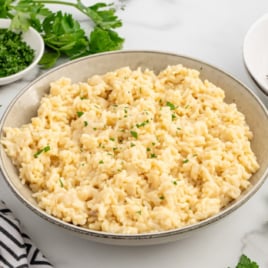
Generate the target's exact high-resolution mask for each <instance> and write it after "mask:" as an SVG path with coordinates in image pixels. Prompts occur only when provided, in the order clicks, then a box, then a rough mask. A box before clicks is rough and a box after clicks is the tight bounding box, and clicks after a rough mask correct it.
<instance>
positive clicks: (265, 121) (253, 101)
mask: <svg viewBox="0 0 268 268" xmlns="http://www.w3.org/2000/svg"><path fill="white" fill-rule="evenodd" d="M174 64H183V65H184V66H185V67H189V68H194V69H197V70H199V71H200V73H201V78H202V79H205V78H206V79H208V80H210V81H211V82H212V83H214V84H216V85H217V86H219V87H221V88H223V89H224V90H225V93H226V102H235V103H236V104H237V106H238V109H239V110H240V111H241V112H243V113H244V114H245V115H246V119H247V122H248V124H249V126H250V128H251V130H252V131H253V132H254V139H253V141H252V148H253V151H254V152H255V154H256V156H257V158H258V161H259V164H260V169H259V170H258V172H257V173H255V174H254V175H253V176H252V177H251V183H252V186H251V187H249V188H248V189H247V190H246V191H244V192H243V193H242V195H241V196H240V197H239V198H238V199H237V200H236V201H234V202H233V203H231V204H229V205H228V206H227V207H225V208H224V209H222V210H221V211H220V213H218V214H217V215H214V216H213V217H210V218H208V219H206V220H204V221H201V222H199V223H196V224H193V225H190V226H186V227H184V228H180V229H175V230H170V231H164V232H157V233H146V234H138V235H123V234H113V233H105V232H98V231H92V230H89V229H85V228H81V227H78V226H75V225H72V224H69V223H66V222H63V221H62V220H59V219H57V218H55V217H53V216H51V215H48V214H47V213H46V212H44V211H43V210H41V209H40V208H39V207H38V206H37V204H36V202H35V200H34V199H33V198H32V196H31V192H30V190H29V189H28V187H27V186H25V185H22V183H21V182H20V179H19V176H18V170H17V169H16V168H15V167H14V165H13V164H12V162H11V161H10V159H9V158H8V157H7V155H6V153H5V151H4V149H3V147H1V146H0V167H1V170H2V174H3V177H4V179H5V180H6V182H7V184H8V185H9V187H10V188H11V189H12V191H13V192H14V195H15V196H16V197H17V198H18V199H19V200H20V201H21V202H22V203H23V204H24V205H25V206H27V207H28V208H30V209H31V210H32V211H34V212H35V213H36V214H37V215H39V216H40V217H42V218H43V219H45V220H46V221H49V222H51V223H52V224H56V225H57V226H60V227H61V228H64V229H66V230H67V231H69V232H71V233H75V234H77V235H80V236H81V237H84V238H87V239H90V240H93V241H97V242H102V243H107V244H114V245H152V244H159V243H166V242H170V241H174V240H177V239H181V238H184V237H186V236H188V235H192V234H193V233H195V232H196V231H202V230H203V229H204V228H205V227H209V226H210V225H211V224H212V223H215V222H217V221H219V220H221V219H222V218H224V217H225V216H227V215H229V214H230V213H232V212H234V211H235V210H236V209H238V208H239V207H240V206H241V205H242V204H244V203H245V202H246V201H247V200H249V199H250V198H251V197H252V196H253V194H254V193H256V191H257V190H258V189H259V188H260V186H261V185H262V184H263V182H264V180H265V178H266V176H267V172H268V170H267V168H268V157H267V155H268V143H267V139H266V137H268V114H267V111H266V109H265V107H264V105H263V104H262V103H261V102H260V100H259V99H258V98H257V97H256V95H255V94H254V92H252V91H251V90H250V89H249V88H247V87H246V86H245V85H243V84H242V83H241V82H239V81H237V80H236V79H235V78H233V77H232V76H231V75H229V74H227V73H225V72H223V71H221V70H220V69H218V68H216V67H214V66H211V65H209V64H207V63H204V62H202V61H199V60H196V59H193V58H189V57H185V56H180V55H175V54H170V53H164V52H156V51H119V52H109V53H103V54H98V55H93V56H89V57H85V58H81V59H78V60H75V61H72V62H68V63H67V64H64V65H61V66H59V67H57V68H55V69H53V70H51V71H49V72H48V73H46V74H45V75H43V76H41V77H39V78H38V79H36V80H35V81H34V82H32V83H31V84H30V85H28V86H27V87H26V88H24V90H22V91H21V92H20V93H19V95H17V96H16V97H15V98H14V99H13V101H12V102H11V103H10V105H9V107H8V108H7V110H6V112H5V114H4V115H3V117H2V120H1V123H0V132H1V135H3V128H4V127H5V126H11V127H19V126H21V125H22V124H25V123H28V122H29V121H30V119H31V117H33V116H35V115H36V111H37V107H38V106H39V101H40V99H41V97H42V96H43V95H44V94H46V93H47V92H48V90H49V83H50V82H51V81H54V80H56V79H59V78H60V77H62V76H67V77H70V78H71V79H72V80H73V82H78V81H85V80H86V79H87V78H88V77H90V76H91V75H94V74H104V73H106V72H108V71H113V70H115V69H117V68H120V67H123V66H130V67H131V68H137V67H147V68H150V69H152V70H154V71H155V72H158V71H160V70H162V69H164V68H165V67H166V66H167V65H174Z"/></svg>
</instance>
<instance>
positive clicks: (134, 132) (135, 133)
mask: <svg viewBox="0 0 268 268" xmlns="http://www.w3.org/2000/svg"><path fill="white" fill-rule="evenodd" d="M130 134H131V136H132V137H133V138H135V139H137V138H138V133H137V132H136V131H133V130H131V131H130Z"/></svg>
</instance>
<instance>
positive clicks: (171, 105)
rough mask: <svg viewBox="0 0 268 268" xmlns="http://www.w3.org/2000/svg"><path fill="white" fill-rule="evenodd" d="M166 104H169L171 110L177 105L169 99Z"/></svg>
mask: <svg viewBox="0 0 268 268" xmlns="http://www.w3.org/2000/svg"><path fill="white" fill-rule="evenodd" d="M166 106H168V107H169V108H170V110H175V109H176V106H175V105H174V104H173V103H171V102H169V101H167V103H166Z"/></svg>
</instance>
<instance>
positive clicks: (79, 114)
mask: <svg viewBox="0 0 268 268" xmlns="http://www.w3.org/2000/svg"><path fill="white" fill-rule="evenodd" d="M76 114H77V116H78V117H81V116H82V115H83V114H84V112H81V111H78V112H76Z"/></svg>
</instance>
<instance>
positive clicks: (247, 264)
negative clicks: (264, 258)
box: [236, 254, 259, 268]
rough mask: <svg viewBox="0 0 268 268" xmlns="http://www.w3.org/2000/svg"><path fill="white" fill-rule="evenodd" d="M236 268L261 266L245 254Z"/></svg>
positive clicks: (256, 267) (257, 267)
mask: <svg viewBox="0 0 268 268" xmlns="http://www.w3.org/2000/svg"><path fill="white" fill-rule="evenodd" d="M236 268H259V265H258V264H257V263H256V262H254V261H252V260H251V259H250V258H249V257H247V256H246V255H244V254H243V255H242V256H241V257H240V259H239V262H238V264H237V265H236Z"/></svg>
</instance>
